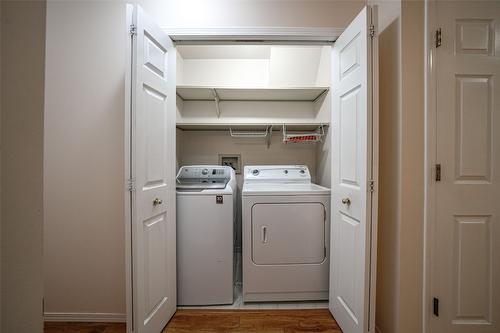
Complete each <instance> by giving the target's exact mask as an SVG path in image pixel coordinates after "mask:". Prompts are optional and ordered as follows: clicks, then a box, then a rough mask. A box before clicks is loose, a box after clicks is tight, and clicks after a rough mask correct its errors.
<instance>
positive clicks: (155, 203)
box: [153, 198, 163, 206]
mask: <svg viewBox="0 0 500 333" xmlns="http://www.w3.org/2000/svg"><path fill="white" fill-rule="evenodd" d="M162 203H163V200H161V199H160V198H155V199H154V200H153V206H158V205H161V204H162Z"/></svg>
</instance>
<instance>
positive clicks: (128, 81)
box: [123, 4, 135, 333]
mask: <svg viewBox="0 0 500 333" xmlns="http://www.w3.org/2000/svg"><path fill="white" fill-rule="evenodd" d="M134 8H135V5H131V4H127V7H126V26H125V27H124V28H125V31H124V33H125V34H126V35H125V38H126V40H127V48H126V51H125V52H126V59H127V61H126V68H125V110H124V117H125V121H124V133H125V135H124V150H125V151H124V156H125V160H124V163H125V165H124V171H125V179H124V180H123V181H124V186H123V189H124V192H123V200H124V209H125V211H124V217H125V218H124V228H125V299H126V316H125V319H126V322H127V333H133V332H134V329H135V327H134V312H133V306H134V304H133V290H132V276H133V274H132V268H133V265H132V230H131V229H132V215H131V214H132V202H131V198H132V195H133V193H132V194H131V192H129V190H128V188H127V187H128V186H127V185H128V180H129V179H131V178H133V176H132V173H131V172H132V168H131V161H132V156H131V155H132V144H131V139H132V131H133V129H132V125H133V124H132V119H131V114H132V111H131V110H132V105H131V102H132V75H133V73H132V50H133V45H132V43H133V42H132V38H131V37H130V30H129V29H130V26H131V25H132V24H133V23H134V22H135V18H134V15H135V9H134Z"/></svg>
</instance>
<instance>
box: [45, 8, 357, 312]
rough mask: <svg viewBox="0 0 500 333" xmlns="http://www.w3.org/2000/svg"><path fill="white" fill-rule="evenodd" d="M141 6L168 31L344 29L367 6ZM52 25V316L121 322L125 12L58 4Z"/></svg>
mask: <svg viewBox="0 0 500 333" xmlns="http://www.w3.org/2000/svg"><path fill="white" fill-rule="evenodd" d="M137 2H138V3H140V4H141V5H142V6H143V8H144V9H145V10H146V12H148V13H150V14H151V15H152V16H153V18H154V19H156V21H157V22H158V23H159V24H160V25H161V26H163V27H172V26H176V27H193V26H194V27H204V26H205V27H208V26H226V27H227V26H303V27H344V26H345V25H346V24H347V23H348V22H350V21H351V20H352V18H354V17H355V15H356V14H357V12H358V11H359V10H360V9H361V8H362V6H363V5H364V3H365V2H364V1H316V0H313V1H311V0H302V1H291V2H287V3H285V2H283V1H278V0H273V1H271V0H266V1H253V0H252V1H251V0H242V1H230V0H213V1H210V4H209V2H208V1H201V0H199V1H194V0H182V1H181V0H177V1H160V0H139V1H137ZM47 23H48V25H47V59H46V66H47V67H46V69H47V70H46V72H47V78H46V109H45V113H46V115H45V126H46V132H47V136H46V139H45V154H46V158H45V162H44V163H45V170H46V172H45V174H44V177H45V178H44V181H45V211H46V212H45V230H44V235H45V253H44V270H45V296H46V311H47V312H56V313H60V312H63V313H82V312H90V313H98V314H99V313H100V314H102V313H104V314H117V316H115V318H118V317H119V314H123V313H124V311H125V290H124V288H125V287H124V278H125V275H124V269H125V268H124V260H125V256H124V255H125V252H124V251H125V250H124V221H123V189H124V178H125V177H124V171H123V150H124V146H123V141H124V140H123V127H124V126H123V123H124V120H123V109H124V85H123V84H124V73H125V43H126V40H125V38H126V30H125V2H112V1H71V2H69V1H49V3H48V8H47ZM90 23H91V24H90Z"/></svg>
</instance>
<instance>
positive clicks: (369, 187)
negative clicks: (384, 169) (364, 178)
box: [368, 180, 375, 193]
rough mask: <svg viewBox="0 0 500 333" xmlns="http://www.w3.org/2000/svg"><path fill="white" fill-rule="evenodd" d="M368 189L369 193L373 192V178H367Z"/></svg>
mask: <svg viewBox="0 0 500 333" xmlns="http://www.w3.org/2000/svg"><path fill="white" fill-rule="evenodd" d="M368 191H369V192H370V193H373V192H375V181H374V180H369V181H368Z"/></svg>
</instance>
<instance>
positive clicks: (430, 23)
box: [422, 0, 437, 333]
mask: <svg viewBox="0 0 500 333" xmlns="http://www.w3.org/2000/svg"><path fill="white" fill-rule="evenodd" d="M435 15H436V0H425V28H424V29H425V32H424V33H425V43H424V52H425V53H424V61H425V64H424V68H425V72H424V76H425V77H424V84H425V87H424V99H425V102H424V103H425V104H424V105H425V115H424V117H425V129H424V130H425V153H424V181H425V183H424V253H423V259H424V260H423V270H424V271H423V292H422V298H423V299H422V314H423V316H422V321H423V323H422V332H424V333H426V332H428V333H430V332H432V329H431V319H432V317H431V316H432V309H431V299H432V296H433V281H432V265H433V256H434V242H435V239H434V237H435V223H436V222H435V211H436V204H435V202H436V185H435V182H434V165H435V164H436V156H437V155H436V154H437V150H436V144H437V141H436V135H437V128H436V126H437V124H436V115H437V110H436V99H437V96H436V86H437V75H436V66H435V61H436V48H435V47H434V31H435V30H436V17H435Z"/></svg>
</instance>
